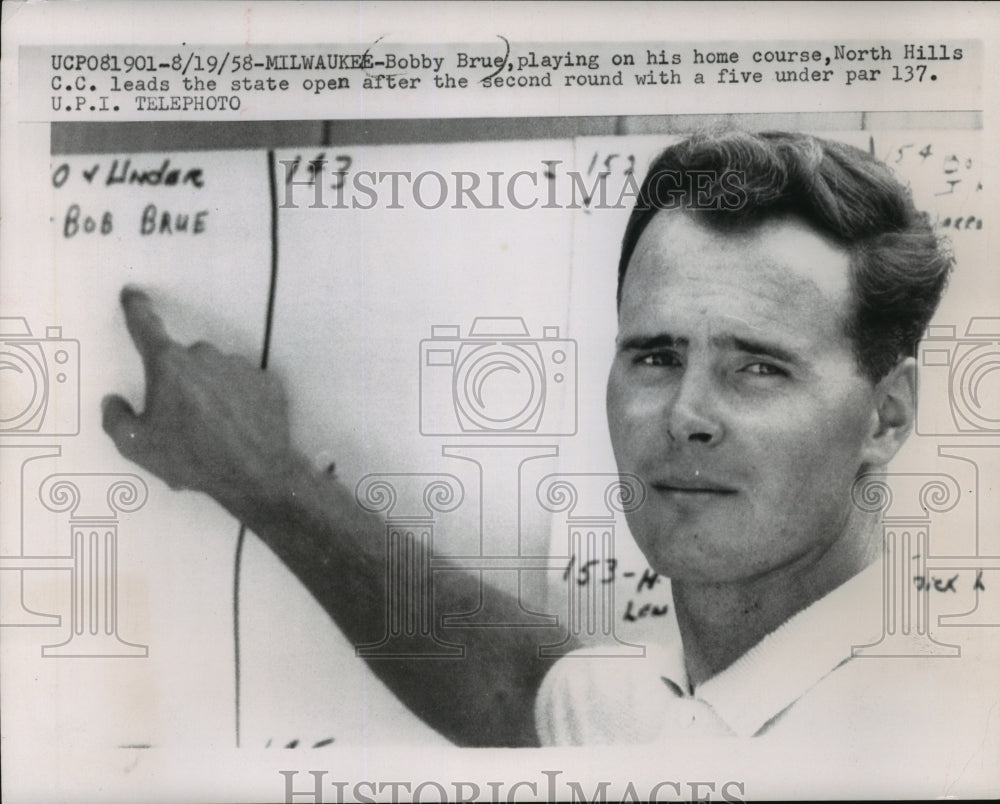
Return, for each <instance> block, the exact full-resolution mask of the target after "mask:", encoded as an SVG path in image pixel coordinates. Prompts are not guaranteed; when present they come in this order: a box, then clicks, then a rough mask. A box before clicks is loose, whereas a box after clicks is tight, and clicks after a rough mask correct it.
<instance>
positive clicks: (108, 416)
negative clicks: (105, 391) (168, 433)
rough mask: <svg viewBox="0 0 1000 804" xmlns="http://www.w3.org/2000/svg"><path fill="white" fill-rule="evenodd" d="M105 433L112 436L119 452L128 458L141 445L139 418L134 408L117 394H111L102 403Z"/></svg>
mask: <svg viewBox="0 0 1000 804" xmlns="http://www.w3.org/2000/svg"><path fill="white" fill-rule="evenodd" d="M101 410H102V413H103V426H104V432H105V433H107V434H108V435H109V436H111V440H112V441H114V442H115V446H116V447H118V451H119V452H120V453H121V454H122V455H124V456H125V457H126V458H128V457H131V456H132V455H135V454H136V452H137V451H138V446H139V444H138V443H137V442H138V441H139V430H140V426H141V425H140V422H139V417H138V416H136V415H135V411H134V410H133V409H132V406H131V405H130V404H129V403H128V402H127V401H125V399H123V398H122V397H120V396H118V395H117V394H109V395H108V396H106V397H104V399H103V400H102V402H101Z"/></svg>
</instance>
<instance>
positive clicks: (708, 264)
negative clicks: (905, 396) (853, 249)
mask: <svg viewBox="0 0 1000 804" xmlns="http://www.w3.org/2000/svg"><path fill="white" fill-rule="evenodd" d="M849 268H850V258H849V255H848V253H847V251H846V249H844V248H843V247H842V246H840V245H839V244H837V243H835V242H834V241H833V240H832V239H831V238H829V237H827V236H825V235H823V234H822V233H820V232H819V231H817V230H816V229H815V228H814V227H813V226H811V225H810V224H809V223H807V222H806V221H804V220H803V219H801V218H799V217H797V216H795V215H790V214H786V215H780V216H775V217H771V218H767V219H765V220H762V221H760V222H754V223H753V224H750V225H746V226H743V225H741V226H738V227H736V226H734V227H730V226H725V227H722V226H716V225H714V224H712V223H710V222H709V221H707V220H706V219H705V218H704V217H703V216H701V215H699V214H698V213H686V212H683V211H677V210H662V211H660V212H658V213H657V214H656V215H654V216H653V218H652V219H651V220H650V222H649V224H648V225H647V227H646V229H645V231H644V232H643V233H642V236H641V237H640V238H639V242H638V243H637V244H636V249H635V251H634V252H633V254H632V257H631V259H630V260H629V265H628V270H627V271H626V274H625V280H624V282H625V284H624V286H623V300H624V298H626V297H627V296H628V295H629V290H630V286H631V287H632V289H633V290H635V291H638V295H640V296H642V297H644V296H647V295H648V294H650V293H651V292H656V291H657V290H662V291H669V292H680V291H681V287H679V286H680V285H681V284H687V285H694V284H698V283H701V284H702V285H705V286H709V287H710V286H712V285H715V284H717V285H719V287H720V289H721V288H722V287H727V288H728V289H729V290H730V291H732V289H733V288H734V287H735V288H740V287H742V288H743V289H744V290H745V291H746V293H747V295H748V297H752V296H754V295H756V294H757V293H759V292H760V291H761V290H763V289H764V288H765V287H767V286H771V287H770V290H771V291H776V292H777V293H778V295H779V296H783V297H785V298H786V300H787V301H788V302H789V303H794V301H795V299H796V297H797V296H800V295H812V294H815V293H819V294H821V295H823V296H826V297H827V298H828V299H830V300H831V301H833V302H836V301H844V302H846V300H847V298H848V296H849V290H850V275H849ZM636 286H639V287H636Z"/></svg>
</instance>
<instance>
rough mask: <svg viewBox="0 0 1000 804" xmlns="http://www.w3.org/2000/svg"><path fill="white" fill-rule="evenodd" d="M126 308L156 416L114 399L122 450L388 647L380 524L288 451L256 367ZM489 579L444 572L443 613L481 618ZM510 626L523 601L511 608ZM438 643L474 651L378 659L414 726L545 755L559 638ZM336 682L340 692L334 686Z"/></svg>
mask: <svg viewBox="0 0 1000 804" xmlns="http://www.w3.org/2000/svg"><path fill="white" fill-rule="evenodd" d="M122 307H123V308H124V310H125V320H126V323H127V325H128V329H129V333H130V334H131V336H132V339H133V341H134V342H135V345H136V347H137V348H138V350H139V353H140V355H141V356H142V360H143V365H144V367H145V374H146V408H145V410H144V411H143V412H142V413H141V414H136V413H135V411H134V410H133V409H132V408H131V406H130V405H129V404H128V402H126V401H125V400H124V399H122V398H121V397H118V396H109V397H107V398H106V399H105V400H104V429H105V430H106V431H107V433H108V434H109V435H110V436H111V438H112V439H113V440H114V442H115V444H116V446H117V447H118V449H119V451H120V452H121V453H122V454H123V455H124V456H125V457H127V458H129V459H130V460H133V461H135V462H136V463H138V464H139V465H140V466H143V467H144V468H146V469H148V470H149V471H151V472H153V473H154V474H156V475H158V476H159V477H161V478H162V479H163V480H165V481H166V482H167V483H168V484H169V485H170V486H171V487H172V488H175V489H181V488H187V489H194V490H197V491H203V492H205V493H207V494H209V495H211V496H212V497H213V498H215V499H216V500H217V501H218V502H219V503H220V504H221V505H223V506H224V507H225V508H226V509H227V510H228V511H229V512H230V513H231V514H232V515H233V516H235V517H236V518H237V519H239V520H240V521H241V522H243V523H244V524H246V525H247V526H248V527H249V528H250V529H251V530H253V531H254V532H255V533H256V534H257V535H258V536H260V538H261V539H263V541H264V543H265V544H267V546H268V547H269V548H270V549H271V550H272V551H274V553H275V554H276V555H277V556H278V557H279V558H280V559H281V560H282V561H283V562H284V563H285V564H286V565H287V566H288V567H289V568H290V569H291V570H292V572H294V573H295V575H296V576H297V577H298V578H299V580H300V581H301V582H302V583H303V584H304V585H305V586H306V588H307V589H308V590H309V591H310V592H311V593H312V595H313V596H314V597H315V598H316V600H317V601H319V603H320V605H322V606H323V608H324V609H325V610H326V611H327V612H328V613H329V614H330V616H331V617H332V618H333V619H334V620H335V621H336V623H337V625H338V626H339V627H340V628H341V630H342V631H343V632H344V634H345V635H346V636H347V638H348V639H349V640H350V641H351V642H352V643H353V644H361V643H371V642H377V641H378V640H379V639H380V638H381V637H382V636H384V629H385V607H386V601H387V596H386V593H387V588H386V563H385V549H386V545H385V537H384V533H385V530H384V525H383V523H382V521H381V520H380V519H379V518H378V517H376V516H374V515H371V514H368V513H366V512H364V511H363V510H362V509H361V508H360V507H359V506H358V505H357V503H356V502H355V500H354V497H353V494H352V493H351V492H350V491H349V490H348V489H346V488H345V487H344V486H342V485H341V484H339V483H337V482H336V481H335V480H333V479H332V478H331V477H330V476H329V475H326V474H324V473H321V472H319V471H316V470H314V469H313V467H312V466H311V465H310V464H309V462H308V461H307V460H306V459H305V458H304V457H303V456H302V455H300V454H298V453H297V452H296V451H295V450H294V448H293V447H292V444H291V439H290V434H289V424H288V417H287V402H286V398H285V394H284V390H283V388H282V387H281V384H280V383H279V381H278V380H277V379H276V378H275V377H274V376H273V375H271V374H267V373H265V372H263V371H261V370H259V369H257V368H256V367H254V366H253V365H252V364H251V363H250V362H249V361H247V360H245V359H243V358H240V357H236V356H232V355H225V354H222V353H221V352H219V351H218V350H217V349H215V347H213V346H211V345H209V344H205V343H197V344H195V345H193V346H191V347H190V348H185V347H182V346H180V345H179V344H177V343H176V342H174V341H173V340H172V339H171V338H170V337H169V336H168V335H167V332H166V330H165V328H164V326H163V322H162V321H161V320H160V318H159V316H158V315H157V313H156V312H155V310H154V309H153V306H152V303H151V302H150V300H149V297H148V296H146V294H144V293H142V292H141V291H138V290H135V289H130V288H126V289H125V290H124V291H123V292H122ZM479 599H480V579H479V577H478V576H476V575H471V574H469V573H466V572H461V571H445V572H435V574H434V602H435V609H436V610H437V611H444V612H449V611H450V612H462V611H471V610H474V609H475V608H476V607H477V606H478V605H479ZM502 605H503V606H504V608H506V609H508V611H507V612H504V611H495V612H492V613H493V614H495V615H496V616H498V617H503V615H504V614H505V613H510V614H513V613H515V611H516V610H517V607H518V601H517V600H516V599H514V598H510V597H504V598H503V604H502ZM435 632H436V633H437V634H438V635H439V636H440V637H442V638H443V639H445V640H447V641H449V642H458V643H462V644H464V645H465V647H466V650H465V656H464V657H463V658H459V659H437V658H435V659H428V658H420V657H417V658H380V659H373V660H371V662H370V666H371V668H372V669H373V670H374V672H375V673H377V674H378V676H379V677H380V678H381V679H382V680H383V681H384V682H385V683H386V684H387V685H388V686H389V687H390V688H391V689H392V690H393V692H395V694H396V695H397V696H398V697H399V698H400V700H402V701H403V702H404V703H405V704H406V705H407V706H408V707H409V708H410V709H411V710H413V712H414V713H416V714H417V715H419V716H420V717H421V718H422V719H423V720H424V721H426V722H427V723H428V724H429V725H430V726H432V727H433V728H435V729H437V730H438V731H440V732H441V733H442V734H443V735H445V736H446V737H448V738H449V739H451V740H453V741H454V742H456V743H459V744H461V745H508V746H515V745H536V744H537V741H538V738H537V736H536V733H535V728H534V718H533V706H534V700H535V695H536V693H537V691H538V687H539V685H540V684H541V680H542V677H543V676H544V674H545V672H546V671H547V670H548V668H549V666H550V662H548V661H544V660H541V659H540V658H539V657H538V645H540V644H544V643H551V642H553V641H555V639H554V637H555V636H556V635H555V634H554V633H553V629H539V628H484V629H462V630H461V631H457V630H448V629H444V628H438V629H436V630H435ZM331 681H332V683H336V680H335V679H332V680H331Z"/></svg>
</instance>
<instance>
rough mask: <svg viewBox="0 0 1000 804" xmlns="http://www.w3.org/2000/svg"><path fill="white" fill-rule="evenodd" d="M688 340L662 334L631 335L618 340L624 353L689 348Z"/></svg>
mask: <svg viewBox="0 0 1000 804" xmlns="http://www.w3.org/2000/svg"><path fill="white" fill-rule="evenodd" d="M687 345H688V339H687V338H675V337H674V336H673V335H667V334H665V333H661V334H658V335H630V336H629V337H627V338H619V339H618V348H619V349H620V350H621V351H623V352H627V351H635V352H638V351H645V350H648V349H676V348H677V347H681V346H687Z"/></svg>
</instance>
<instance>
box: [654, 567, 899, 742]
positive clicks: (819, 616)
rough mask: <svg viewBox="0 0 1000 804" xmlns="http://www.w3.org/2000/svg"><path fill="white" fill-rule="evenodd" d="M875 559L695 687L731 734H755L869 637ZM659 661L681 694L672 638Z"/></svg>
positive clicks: (875, 625)
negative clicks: (671, 642) (666, 653)
mask: <svg viewBox="0 0 1000 804" xmlns="http://www.w3.org/2000/svg"><path fill="white" fill-rule="evenodd" d="M881 577H882V574H881V563H880V562H876V563H875V564H873V565H872V566H870V567H868V568H867V569H865V570H863V571H862V572H860V573H858V574H857V575H855V576H854V577H853V578H851V579H849V580H848V581H846V582H845V583H843V584H841V585H840V586H838V587H837V588H836V589H834V590H833V591H832V592H830V593H829V594H827V595H826V596H825V597H822V598H820V599H819V600H817V601H815V602H814V603H812V604H811V605H810V606H808V607H806V608H805V609H803V610H802V611H800V612H799V613H798V614H796V615H795V616H793V617H791V618H790V619H789V620H787V621H786V622H785V623H783V624H782V625H781V626H779V627H778V628H777V629H776V630H775V631H772V632H771V633H770V634H768V635H767V636H766V637H764V639H762V640H761V641H760V642H758V643H757V644H756V645H755V646H754V647H752V648H751V649H750V650H749V651H747V652H746V653H745V654H744V655H743V656H741V657H740V658H739V659H737V660H736V661H735V662H734V663H733V664H732V665H730V666H729V667H727V668H726V669H725V670H723V671H722V672H721V673H719V674H717V675H715V676H713V677H712V678H710V679H709V680H708V681H706V682H704V683H702V684H700V685H699V686H698V687H697V688H696V689H695V690H694V697H695V698H697V699H700V700H702V701H704V702H705V703H707V704H708V705H709V706H710V707H711V708H712V709H713V711H714V712H715V714H716V715H718V716H719V717H720V718H721V719H722V720H723V721H725V723H726V725H727V726H729V728H730V729H731V730H732V731H733V732H734V733H735V734H737V735H738V736H741V737H751V736H753V735H754V734H757V733H758V732H759V731H760V730H761V729H762V728H763V727H764V726H765V724H767V723H768V721H770V720H772V719H774V718H775V717H776V716H777V715H779V714H781V712H783V711H784V710H785V709H787V708H788V707H789V706H790V705H791V704H793V703H794V702H795V701H797V700H798V699H799V698H801V697H802V696H803V695H804V694H805V693H806V692H808V690H809V689H811V688H812V687H813V686H815V685H816V684H817V683H818V682H819V681H820V680H822V679H823V678H824V677H825V676H827V675H829V674H830V673H831V672H832V671H833V670H835V669H836V668H837V667H839V666H840V665H841V664H843V663H844V662H846V661H847V660H848V659H850V658H851V655H852V651H853V647H854V646H855V645H861V644H866V643H870V642H873V641H875V640H876V639H877V637H878V634H879V633H880V630H879V629H880V628H881V613H882V605H881V594H882V590H881V584H880V581H881ZM676 645H677V651H676V653H675V652H673V651H671V652H670V653H669V654H668V656H667V657H665V659H666V661H664V663H663V664H662V665H661V666H662V667H663V669H664V671H665V672H664V677H665V678H669V679H671V680H672V681H673V682H674V683H675V684H676V686H677V687H679V688H680V689H681V690H683V691H684V692H685V694H687V691H688V690H689V689H690V686H689V682H688V678H687V672H686V670H685V669H684V658H683V649H682V648H681V646H680V640H677V642H676Z"/></svg>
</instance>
